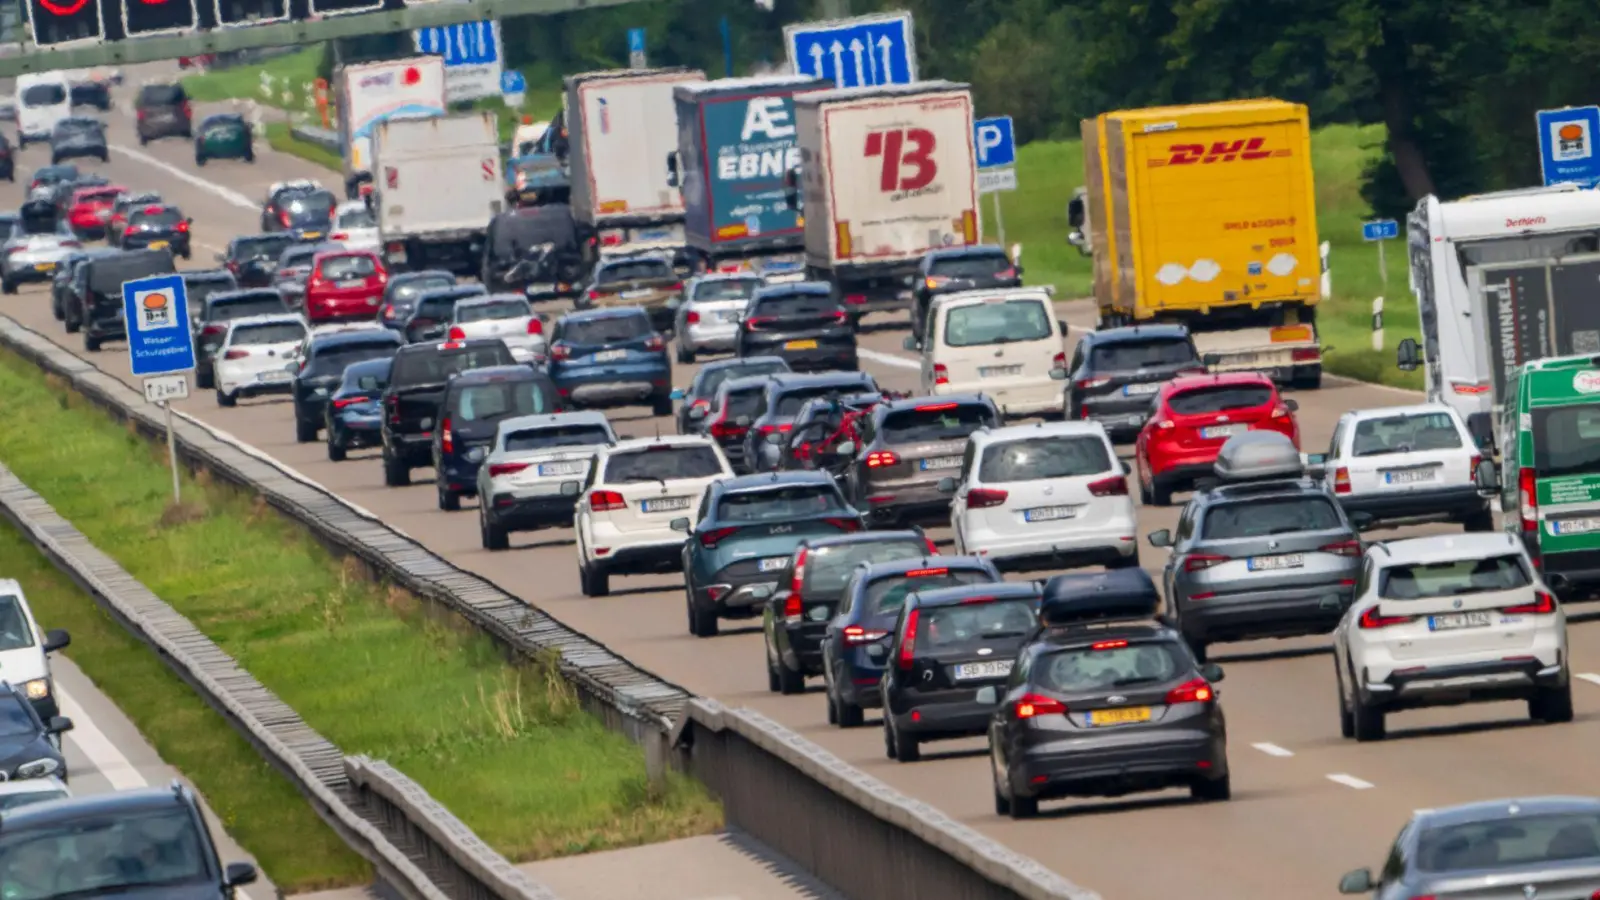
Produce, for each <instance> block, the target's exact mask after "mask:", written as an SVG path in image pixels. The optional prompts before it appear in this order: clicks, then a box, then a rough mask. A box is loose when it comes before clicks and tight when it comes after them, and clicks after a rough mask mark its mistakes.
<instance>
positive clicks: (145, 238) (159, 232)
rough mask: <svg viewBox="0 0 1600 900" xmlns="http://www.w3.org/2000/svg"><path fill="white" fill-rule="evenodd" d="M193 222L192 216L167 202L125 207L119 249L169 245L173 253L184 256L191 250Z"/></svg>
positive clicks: (153, 248)
mask: <svg viewBox="0 0 1600 900" xmlns="http://www.w3.org/2000/svg"><path fill="white" fill-rule="evenodd" d="M193 224H194V220H193V219H191V218H189V217H187V216H185V215H184V214H183V210H181V209H179V208H177V207H176V206H172V205H171V204H156V203H152V204H151V205H149V206H146V207H142V208H140V209H133V210H129V211H128V227H126V228H124V229H123V230H122V249H124V250H143V249H146V248H148V249H151V250H161V249H166V248H171V250H172V252H173V253H176V254H177V255H179V256H181V257H183V258H184V259H188V258H189V257H190V256H191V255H192V254H193V252H194V251H193V249H192V246H191V244H190V243H189V226H190V225H193Z"/></svg>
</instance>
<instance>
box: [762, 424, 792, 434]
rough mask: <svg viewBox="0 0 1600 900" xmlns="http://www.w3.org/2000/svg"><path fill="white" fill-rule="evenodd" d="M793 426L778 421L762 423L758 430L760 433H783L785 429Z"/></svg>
mask: <svg viewBox="0 0 1600 900" xmlns="http://www.w3.org/2000/svg"><path fill="white" fill-rule="evenodd" d="M793 428H794V426H793V425H791V424H788V423H779V424H767V425H763V426H761V428H760V429H759V430H760V432H761V433H762V434H783V433H785V432H787V431H790V430H792V429H793Z"/></svg>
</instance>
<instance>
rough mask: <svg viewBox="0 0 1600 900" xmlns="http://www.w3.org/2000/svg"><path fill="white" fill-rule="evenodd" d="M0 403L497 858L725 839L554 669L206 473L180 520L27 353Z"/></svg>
mask: <svg viewBox="0 0 1600 900" xmlns="http://www.w3.org/2000/svg"><path fill="white" fill-rule="evenodd" d="M0 396H4V397H5V398H6V408H7V411H8V413H11V414H13V415H15V416H17V417H19V418H18V421H26V422H29V423H30V427H29V428H28V429H12V430H11V431H10V432H9V433H0V461H4V462H5V463H6V465H8V466H10V467H11V468H12V469H13V470H14V471H15V472H16V473H17V475H18V477H20V478H21V479H22V480H23V481H25V482H27V483H28V484H29V485H30V486H31V487H32V488H33V489H34V490H35V491H38V492H39V493H40V494H41V495H42V496H43V497H44V498H45V499H46V500H48V501H49V502H50V503H51V504H52V505H53V506H54V507H55V508H56V509H57V510H58V511H59V512H60V513H61V515H63V516H64V517H66V518H67V519H68V520H69V521H72V522H73V523H75V524H76V525H77V526H78V528H80V529H81V530H82V531H83V533H84V534H85V535H86V536H87V537H88V538H89V540H91V541H92V542H94V543H95V544H96V545H97V546H99V547H100V549H101V550H103V551H105V552H106V553H107V554H109V555H110V556H111V557H112V558H113V559H116V560H117V561H118V562H120V563H121V564H122V565H123V566H124V567H126V568H127V569H128V571H129V572H131V573H132V574H133V575H134V576H135V577H137V578H139V579H140V580H141V581H143V582H144V583H145V584H146V585H147V586H148V587H149V588H150V589H151V590H153V591H155V593H156V594H157V595H158V596H160V597H162V598H163V599H164V600H166V601H167V602H168V603H170V604H172V606H173V607H175V608H176V609H177V610H178V611H180V612H182V613H183V614H185V615H186V616H188V617H189V618H190V619H191V620H192V621H193V622H194V623H195V625H196V626H197V627H198V628H200V630H201V631H203V632H204V633H205V634H207V635H208V636H210V637H211V639H212V640H214V641H216V642H217V643H218V644H219V645H220V646H221V647H222V648H223V649H225V650H227V651H228V652H229V653H231V654H232V655H233V656H234V657H235V658H236V659H237V660H238V661H239V664H240V665H241V666H243V667H244V668H245V669H247V670H248V671H249V672H250V673H251V674H253V675H255V676H256V677H257V678H258V679H260V680H261V682H262V683H263V684H264V685H266V686H267V687H268V688H269V689H271V690H272V691H274V692H275V693H277V694H278V696H279V697H281V698H282V699H283V700H284V702H286V703H288V704H289V705H290V706H291V707H293V708H294V709H295V710H296V711H298V712H299V713H300V715H301V716H303V717H304V718H305V720H306V722H307V723H308V724H309V725H311V727H313V728H316V729H317V730H318V731H320V732H322V734H324V735H326V736H327V737H328V738H329V739H330V740H332V741H333V742H334V743H335V744H337V745H339V747H340V748H342V749H343V750H344V751H345V752H346V753H365V754H367V755H370V756H373V757H377V758H380V759H385V760H388V761H389V762H390V763H392V764H394V765H395V766H396V767H398V768H399V769H401V770H402V771H404V772H406V773H407V774H408V775H410V776H411V777H412V778H415V779H416V780H417V781H418V782H420V783H421V784H422V785H423V786H424V787H426V788H427V789H428V791H429V792H430V793H431V794H432V795H433V796H434V797H435V798H436V799H437V800H438V801H439V802H440V803H442V804H444V805H445V806H446V807H447V808H448V809H450V810H451V811H452V812H454V813H455V814H456V815H457V816H459V817H460V818H461V819H462V820H463V821H464V822H465V823H466V824H467V825H468V826H469V827H471V828H472V829H473V831H475V832H476V833H477V834H478V836H479V837H481V838H482V839H483V840H484V841H486V842H487V843H489V844H490V845H491V846H493V847H494V848H495V849H497V850H498V851H500V852H501V853H502V854H504V855H506V856H507V857H509V858H511V859H513V860H527V859H536V858H543V857H549V856H557V855H565V854H571V853H580V852H587V851H591V850H602V849H608V848H613V847H621V846H629V845H634V844H641V843H650V842H654V841H659V840H667V839H671V838H677V837H683V836H687V835H693V834H703V833H707V832H710V831H713V830H715V829H716V828H718V827H720V825H721V811H720V809H719V808H718V806H717V805H716V803H715V802H714V801H713V800H712V799H711V798H710V797H709V795H707V794H706V793H705V791H704V790H703V789H702V788H701V786H700V785H698V784H696V783H694V782H692V781H690V780H688V779H685V778H682V777H679V776H676V775H674V776H671V777H670V778H669V780H668V781H667V782H666V784H665V785H664V786H663V787H661V788H659V789H652V788H651V787H650V785H649V782H648V780H647V778H646V776H645V767H644V758H643V754H642V753H641V752H640V750H639V748H638V747H636V746H635V745H634V744H633V743H632V742H630V741H628V740H627V739H626V738H624V737H623V736H621V735H618V734H614V733H612V732H610V731H608V730H606V728H605V727H604V725H602V724H601V723H600V722H599V721H598V720H596V719H594V718H593V717H591V716H589V715H587V714H586V713H584V712H583V711H582V710H581V709H580V708H579V707H578V704H577V700H576V697H575V696H574V694H573V693H572V690H571V688H570V686H568V685H567V684H566V682H565V681H564V680H562V679H561V678H560V676H559V675H558V674H557V673H556V672H555V671H554V669H553V667H551V666H548V665H537V664H534V665H512V664H508V663H507V662H506V661H505V659H504V658H503V656H502V655H501V652H500V650H499V648H497V647H496V646H495V644H494V643H493V642H492V641H491V640H490V639H489V638H488V637H487V636H485V635H483V634H482V633H480V632H478V631H477V630H475V629H474V628H472V627H471V626H470V625H469V624H468V623H466V622H465V621H463V620H462V619H460V618H459V617H457V616H454V615H449V614H446V613H441V612H438V611H435V610H434V609H433V608H432V607H431V606H428V605H425V604H422V603H420V602H419V601H417V600H416V599H415V598H414V597H413V596H412V595H410V594H409V593H407V592H405V591H402V590H399V589H397V588H393V587H385V586H384V585H382V584H375V583H371V582H369V581H367V580H366V579H365V578H364V576H363V572H364V569H363V567H362V566H360V565H358V564H355V562H354V561H353V560H352V561H348V562H347V563H346V564H344V565H341V564H340V563H339V562H338V561H336V560H335V559H334V558H333V557H332V556H331V555H330V554H329V553H327V552H326V551H325V550H324V549H323V548H322V547H320V546H319V545H318V544H317V543H316V542H315V541H314V540H313V539H312V538H311V536H310V534H309V532H307V531H306V529H304V528H302V527H299V526H298V525H296V524H294V523H293V522H290V521H288V520H287V519H284V518H282V517H280V516H279V515H278V514H277V513H276V512H274V511H273V510H272V509H271V508H270V507H268V506H267V505H266V504H265V503H264V502H263V501H261V499H260V498H259V497H254V496H247V495H245V494H243V493H241V492H238V491H234V490H232V489H230V488H228V487H226V486H224V485H220V484H214V483H211V481H210V479H209V478H208V477H206V476H205V475H204V474H202V475H200V476H199V477H197V478H187V477H186V484H185V487H184V498H185V500H184V505H183V507H181V508H173V507H171V503H170V490H171V485H170V480H171V476H170V474H169V473H168V471H167V470H166V467H165V448H164V447H158V446H157V445H155V444H153V443H150V442H147V441H145V440H144V439H143V438H141V437H139V436H137V435H135V434H133V433H131V431H130V430H129V429H128V428H127V427H125V426H123V425H120V424H118V423H117V422H115V421H114V420H113V419H111V418H110V417H109V416H107V415H106V414H105V413H104V412H102V411H101V410H99V409H95V408H92V407H90V405H89V403H88V401H86V400H83V399H82V398H80V397H77V396H76V395H71V394H69V393H68V392H67V389H66V385H65V384H60V383H56V384H51V383H49V382H48V381H47V379H46V377H45V376H44V375H43V374H42V373H40V372H39V371H38V370H37V369H36V368H34V367H33V366H31V365H30V364H28V363H27V362H26V361H24V360H22V359H20V358H18V357H15V356H10V355H0ZM36 435H50V438H49V439H48V440H45V439H42V438H39V437H36ZM80 652H81V651H80Z"/></svg>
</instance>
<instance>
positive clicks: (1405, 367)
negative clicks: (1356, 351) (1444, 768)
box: [1347, 338, 1422, 877]
mask: <svg viewBox="0 0 1600 900" xmlns="http://www.w3.org/2000/svg"><path fill="white" fill-rule="evenodd" d="M1394 352H1395V363H1396V365H1398V366H1399V367H1400V371H1402V372H1414V371H1416V370H1417V368H1418V367H1420V366H1421V365H1422V348H1421V347H1418V346H1417V341H1416V339H1415V338H1406V339H1405V340H1403V341H1401V342H1400V346H1398V347H1396V348H1395V351H1394ZM1347 877H1348V876H1347Z"/></svg>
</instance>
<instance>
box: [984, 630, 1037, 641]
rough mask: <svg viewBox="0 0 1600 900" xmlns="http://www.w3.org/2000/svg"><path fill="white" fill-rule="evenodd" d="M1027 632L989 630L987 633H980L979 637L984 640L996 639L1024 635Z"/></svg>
mask: <svg viewBox="0 0 1600 900" xmlns="http://www.w3.org/2000/svg"><path fill="white" fill-rule="evenodd" d="M1027 634H1028V632H1026V631H991V632H988V633H987V634H980V635H978V639H979V640H984V641H992V640H995V639H996V638H1013V637H1024V636H1026V635H1027Z"/></svg>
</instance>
